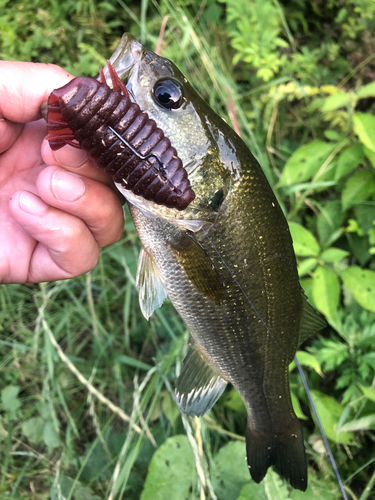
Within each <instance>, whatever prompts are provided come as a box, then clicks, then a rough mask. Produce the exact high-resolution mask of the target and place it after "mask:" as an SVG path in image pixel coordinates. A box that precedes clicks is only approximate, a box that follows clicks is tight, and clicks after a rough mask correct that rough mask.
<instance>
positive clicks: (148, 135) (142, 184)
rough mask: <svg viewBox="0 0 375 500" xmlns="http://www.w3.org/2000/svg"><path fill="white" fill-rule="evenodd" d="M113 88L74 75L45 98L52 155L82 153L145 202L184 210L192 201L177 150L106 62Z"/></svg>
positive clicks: (189, 186) (103, 82)
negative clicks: (66, 148) (79, 150)
mask: <svg viewBox="0 0 375 500" xmlns="http://www.w3.org/2000/svg"><path fill="white" fill-rule="evenodd" d="M108 68H109V72H110V75H111V79H112V84H113V89H111V88H110V87H109V86H108V85H107V84H106V81H105V77H104V73H103V71H102V70H100V80H101V81H100V82H98V81H97V80H95V79H94V78H84V77H78V78H74V79H73V80H71V81H70V82H69V83H67V84H66V85H64V87H61V88H59V89H56V90H54V91H53V92H52V93H51V94H50V96H49V98H48V113H47V130H48V135H47V139H48V141H49V144H50V146H51V149H53V150H54V151H55V150H57V149H60V148H62V147H63V146H65V145H66V144H70V145H71V146H74V147H77V148H82V149H83V150H85V151H87V152H88V153H89V155H90V157H91V158H92V159H93V160H94V162H95V163H96V165H98V167H100V168H101V169H103V170H104V171H105V172H107V173H108V174H109V175H111V176H112V178H113V180H114V182H117V183H120V184H121V185H122V186H123V187H124V188H125V189H130V190H131V191H132V192H133V193H134V194H136V195H140V196H142V197H143V198H145V199H146V200H150V201H153V202H155V203H157V204H158V205H164V206H166V207H168V208H176V209H177V210H184V209H185V208H186V207H187V206H188V205H189V204H190V202H192V201H193V200H194V198H195V193H194V191H193V190H192V188H191V185H190V181H189V179H188V175H187V172H186V170H185V168H184V167H183V164H182V161H181V159H180V158H179V157H178V155H177V151H176V150H175V148H174V147H172V146H171V142H170V140H169V139H168V137H165V136H164V132H163V131H162V130H161V129H160V128H158V127H157V125H156V122H155V121H154V120H152V119H151V118H149V116H148V114H147V113H146V112H143V111H142V110H141V109H140V107H139V106H138V104H136V103H134V102H132V101H131V100H130V98H129V93H128V91H127V88H126V86H125V84H124V83H123V82H122V80H121V79H120V78H119V76H118V75H117V73H116V71H115V70H114V69H113V67H112V66H111V64H110V63H109V62H108Z"/></svg>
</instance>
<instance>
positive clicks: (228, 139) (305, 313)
mask: <svg viewBox="0 0 375 500" xmlns="http://www.w3.org/2000/svg"><path fill="white" fill-rule="evenodd" d="M110 62H111V63H112V65H113V67H114V69H115V70H116V72H117V74H118V75H119V76H120V78H121V79H122V81H123V82H124V83H125V84H126V86H127V89H128V91H129V93H130V95H131V96H133V99H134V100H135V101H136V102H137V103H138V104H139V106H140V108H141V109H142V110H144V111H147V113H148V115H149V117H150V118H152V119H154V120H155V121H156V123H157V125H158V127H160V128H161V129H162V130H163V131H164V133H165V135H166V136H168V137H169V138H170V140H171V142H172V145H173V146H174V147H175V148H176V149H177V151H178V154H179V157H180V158H181V159H182V161H183V164H184V167H185V169H186V171H187V173H188V177H189V179H190V182H191V185H192V188H193V190H194V192H195V195H196V197H195V200H193V201H192V202H191V203H190V205H189V206H188V207H187V208H186V209H185V210H183V211H178V210H176V209H171V208H167V207H164V206H160V205H156V204H155V203H154V202H152V201H147V200H145V199H144V198H142V197H140V196H137V195H135V194H134V193H132V192H131V191H130V190H127V189H124V186H123V185H121V184H118V188H119V189H120V190H121V191H122V192H123V194H124V195H125V197H126V198H127V201H128V203H129V207H130V212H131V215H132V217H133V220H134V223H135V226H136V228H137V231H138V234H139V236H140V239H141V241H142V249H141V254H140V258H139V267H138V273H137V285H138V288H139V297H140V305H141V308H142V311H143V314H144V315H145V316H146V318H148V317H149V316H150V315H151V314H152V312H153V311H154V309H155V308H157V307H159V306H160V305H161V304H162V302H163V300H164V298H165V297H166V296H168V297H169V299H170V300H171V302H172V303H173V305H174V306H175V308H176V310H177V311H178V313H179V314H180V315H181V317H182V319H183V320H184V322H185V324H186V327H187V328H188V330H189V332H190V334H191V337H192V339H191V347H190V351H189V353H188V355H187V357H186V359H185V360H184V363H183V367H182V371H181V374H180V376H179V378H178V380H177V385H176V395H177V402H178V405H179V407H180V408H181V410H182V411H183V412H185V413H187V414H188V415H197V416H200V415H203V414H204V413H205V412H207V411H208V410H209V409H210V408H211V407H212V406H213V405H214V404H215V402H216V401H217V399H218V398H219V397H220V395H221V394H222V392H223V390H224V389H225V386H226V385H227V383H228V382H230V383H232V384H233V386H234V387H235V388H236V390H237V391H238V392H239V394H240V396H241V398H242V399H243V401H244V403H245V405H246V408H247V412H248V421H247V432H246V449H247V463H248V467H249V471H250V474H251V477H252V478H253V480H254V481H256V482H260V481H261V480H262V479H263V478H264V476H265V474H266V472H267V469H268V468H269V467H270V466H273V467H274V468H275V470H276V471H277V472H278V473H279V474H280V475H281V476H282V477H283V478H285V479H286V480H287V481H289V482H290V484H291V485H292V486H293V487H294V488H298V489H300V490H302V491H304V490H305V489H306V487H307V465H306V457H305V451H304V443H303V433H302V429H301V426H300V423H299V421H298V419H297V417H296V415H295V413H294V411H293V407H292V403H291V397H290V389H289V375H288V365H289V364H290V362H291V361H292V360H293V357H294V355H295V352H296V349H297V347H298V345H299V344H300V343H301V342H302V341H303V340H304V339H305V338H306V337H307V336H309V335H310V334H311V333H314V332H315V331H317V330H319V329H320V328H322V327H323V326H324V321H323V320H322V319H321V318H320V317H319V316H318V315H317V314H316V312H315V311H314V309H313V308H312V307H311V306H309V305H308V303H307V302H306V298H305V296H304V294H303V292H302V289H301V287H300V284H299V280H298V274H297V268H296V259H295V255H294V251H293V246H292V240H291V237H290V234H289V228H288V224H287V222H286V220H285V217H284V215H283V213H282V211H281V208H280V206H279V204H278V202H277V200H276V198H275V196H274V193H273V192H272V189H271V187H270V186H269V184H268V182H267V179H266V177H265V175H264V173H263V171H262V169H261V167H260V166H259V164H258V162H257V161H256V160H255V158H254V157H253V156H252V154H251V153H250V151H249V150H248V148H247V147H246V145H245V144H244V142H243V141H242V140H241V139H240V138H239V137H238V136H237V134H236V133H235V132H234V131H233V130H232V129H231V128H230V127H229V126H228V125H227V124H226V123H225V121H224V120H223V119H222V118H220V117H219V116H217V115H216V114H215V113H214V112H213V111H212V110H211V109H210V108H209V106H208V105H207V104H206V103H205V102H204V101H203V100H202V99H201V98H200V97H199V95H198V94H197V93H196V92H195V90H194V89H193V88H192V86H191V85H190V84H189V82H188V81H187V79H186V78H185V77H184V76H183V75H182V74H181V72H180V71H179V70H178V69H177V68H176V66H174V64H173V63H172V62H170V61H169V60H167V59H164V58H162V57H160V56H158V55H156V54H154V53H153V52H151V51H149V50H146V49H145V48H144V47H143V46H142V45H141V44H140V43H139V42H138V41H136V40H135V39H134V38H133V37H132V36H131V35H127V34H126V35H124V37H123V38H122V40H121V42H120V45H119V47H118V48H117V50H116V51H115V53H114V54H113V56H112V57H111V58H110ZM104 72H105V75H106V76H107V77H108V76H109V74H108V70H107V69H106V68H105V69H104Z"/></svg>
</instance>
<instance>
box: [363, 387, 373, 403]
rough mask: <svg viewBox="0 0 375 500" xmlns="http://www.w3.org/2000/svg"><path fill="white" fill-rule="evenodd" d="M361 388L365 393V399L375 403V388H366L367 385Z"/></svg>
mask: <svg viewBox="0 0 375 500" xmlns="http://www.w3.org/2000/svg"><path fill="white" fill-rule="evenodd" d="M359 387H360V388H361V391H362V392H363V394H364V395H365V397H366V398H367V399H369V400H370V401H373V402H374V403H375V388H374V387H366V386H365V385H360V386H359Z"/></svg>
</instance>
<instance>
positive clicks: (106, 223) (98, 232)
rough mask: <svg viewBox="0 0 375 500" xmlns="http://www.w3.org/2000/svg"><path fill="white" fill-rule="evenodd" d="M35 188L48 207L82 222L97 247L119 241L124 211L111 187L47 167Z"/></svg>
mask: <svg viewBox="0 0 375 500" xmlns="http://www.w3.org/2000/svg"><path fill="white" fill-rule="evenodd" d="M37 189H38V193H39V195H40V197H41V198H42V199H43V200H44V201H45V202H46V203H47V204H48V205H51V206H53V207H55V208H58V209H59V210H63V211H64V212H67V213H69V214H71V215H74V216H75V217H79V218H80V219H82V220H83V221H84V222H85V224H86V225H87V227H88V228H89V230H90V231H91V233H92V234H93V236H94V238H95V240H96V241H97V243H98V245H99V247H103V246H107V245H110V244H111V243H114V242H115V241H118V240H119V239H120V237H121V234H122V231H123V228H124V212H123V209H122V205H121V203H120V201H119V200H118V198H117V195H116V194H115V192H114V191H113V190H112V189H111V188H110V187H108V186H106V185H105V184H102V183H101V182H98V181H95V180H92V179H89V178H87V177H82V176H78V175H76V174H73V173H71V172H67V171H66V170H65V169H62V168H58V167H47V168H45V169H44V170H42V171H41V173H40V174H39V176H38V179H37Z"/></svg>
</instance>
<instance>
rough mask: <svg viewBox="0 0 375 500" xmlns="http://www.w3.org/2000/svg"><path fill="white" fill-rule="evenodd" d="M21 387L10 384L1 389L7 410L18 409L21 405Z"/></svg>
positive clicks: (2, 399) (2, 400)
mask: <svg viewBox="0 0 375 500" xmlns="http://www.w3.org/2000/svg"><path fill="white" fill-rule="evenodd" d="M19 392H20V387H19V386H18V385H8V387H5V389H3V390H2V391H1V403H2V406H3V409H4V410H5V411H16V410H18V408H19V407H20V406H21V402H20V400H19V399H18V393H19Z"/></svg>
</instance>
